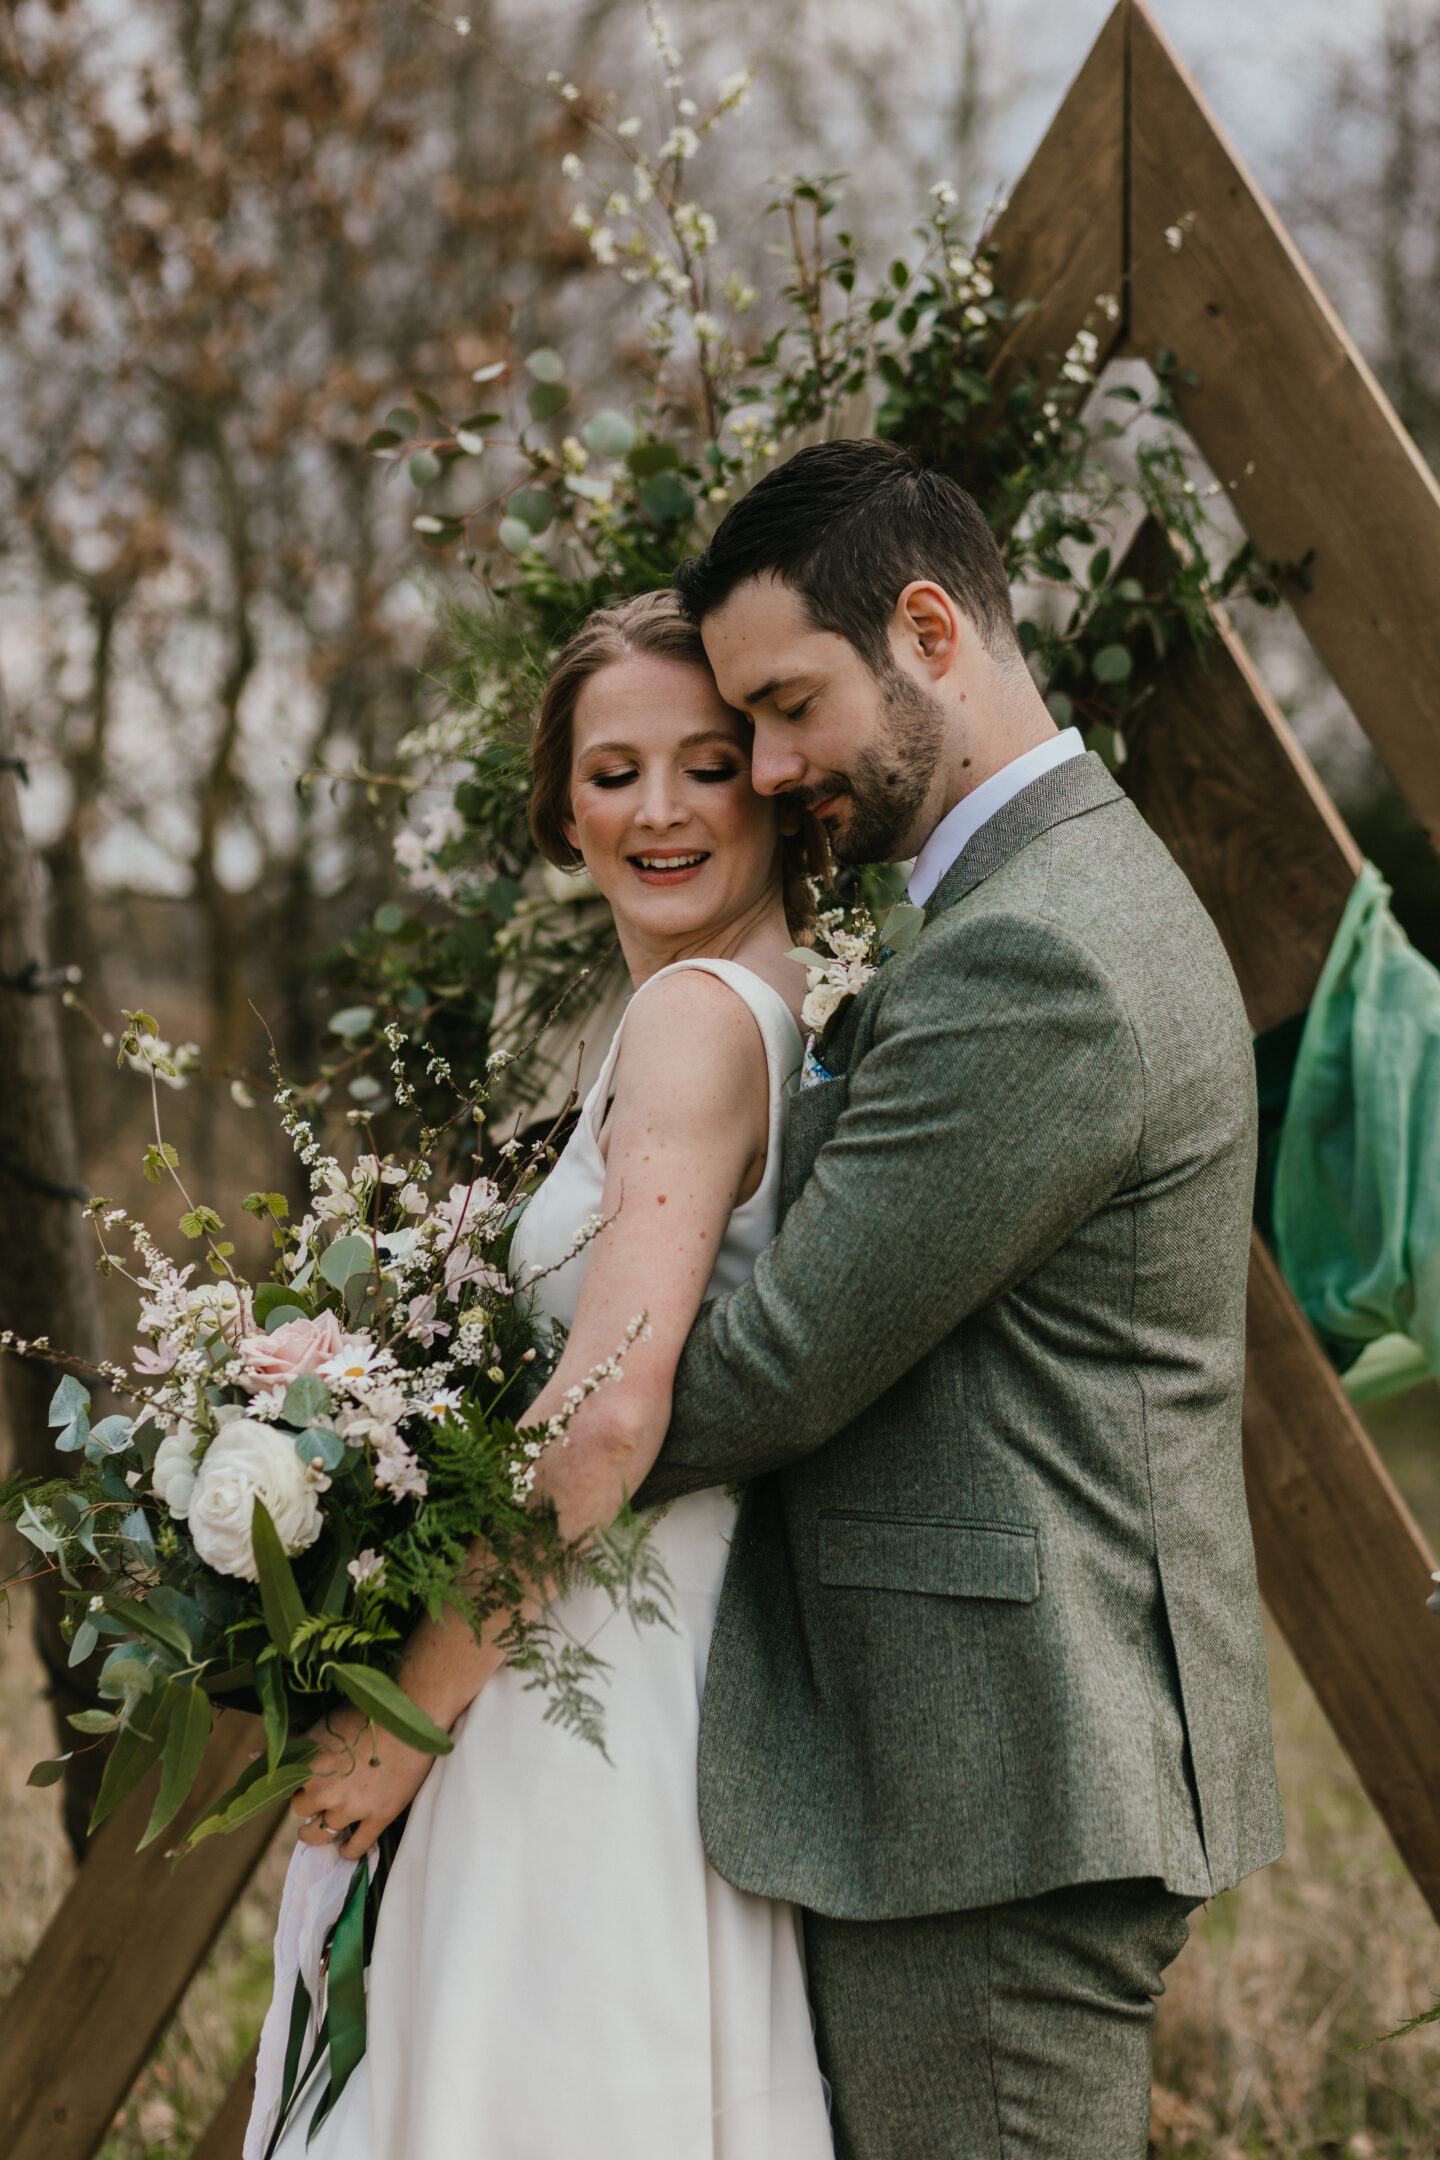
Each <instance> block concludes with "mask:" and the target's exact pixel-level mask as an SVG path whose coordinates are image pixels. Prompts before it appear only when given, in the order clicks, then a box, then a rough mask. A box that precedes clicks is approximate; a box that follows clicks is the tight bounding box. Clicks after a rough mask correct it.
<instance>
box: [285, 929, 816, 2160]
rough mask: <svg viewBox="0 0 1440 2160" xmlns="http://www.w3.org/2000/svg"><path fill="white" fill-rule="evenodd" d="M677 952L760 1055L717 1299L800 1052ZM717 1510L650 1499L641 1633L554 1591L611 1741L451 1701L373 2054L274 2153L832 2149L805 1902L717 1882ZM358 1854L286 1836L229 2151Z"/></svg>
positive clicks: (600, 1112)
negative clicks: (269, 1984)
mask: <svg viewBox="0 0 1440 2160" xmlns="http://www.w3.org/2000/svg"><path fill="white" fill-rule="evenodd" d="M679 965H681V966H686V967H699V968H703V969H705V970H707V971H708V972H709V973H711V974H713V975H717V976H719V977H720V979H721V980H722V981H723V982H725V983H727V984H728V985H729V986H730V988H731V989H732V990H734V991H735V993H736V995H737V996H739V997H741V998H743V999H744V1001H745V1003H746V1004H747V1005H748V1006H749V1008H750V1010H751V1012H752V1013H753V1014H754V1016H755V1019H756V1021H757V1023H758V1025H759V1028H760V1032H761V1034H762V1036H763V1038H764V1042H765V1053H766V1058H767V1060H768V1064H769V1072H770V1137H769V1146H768V1152H767V1156H766V1163H765V1171H764V1176H763V1179H762V1182H761V1184H760V1187H759V1189H758V1191H757V1192H756V1193H755V1194H754V1196H753V1197H752V1198H751V1199H749V1200H747V1201H746V1202H745V1203H744V1204H743V1206H741V1207H738V1208H736V1210H735V1212H734V1214H733V1215H732V1216H731V1218H730V1224H729V1228H728V1231H727V1233H726V1236H725V1240H724V1243H723V1245H722V1248H721V1251H720V1254H719V1257H718V1259H717V1262H716V1266H715V1272H714V1274H713V1276H712V1277H711V1280H710V1285H709V1290H708V1292H707V1295H711V1296H713V1295H714V1294H715V1293H717V1292H718V1291H720V1290H725V1289H729V1288H731V1287H733V1286H734V1285H735V1284H737V1283H740V1282H743V1281H744V1279H745V1278H746V1277H747V1276H748V1275H749V1273H750V1271H751V1269H752V1267H753V1266H754V1263H755V1259H756V1256H757V1254H758V1253H759V1252H760V1251H761V1249H762V1247H763V1246H765V1245H766V1244H767V1243H768V1242H769V1240H770V1238H771V1237H772V1236H773V1234H774V1230H775V1221H776V1202H777V1195H778V1187H779V1176H780V1158H781V1149H782V1145H783V1138H784V1117H785V1108H786V1102H787V1098H788V1094H789V1091H790V1089H791V1088H792V1087H793V1085H794V1082H795V1079H796V1077H797V1075H798V1070H799V1066H800V1058H801V1045H800V1037H799V1033H798V1031H797V1029H796V1026H795V1023H794V1021H793V1019H792V1018H791V1016H790V1013H789V1011H788V1009H787V1007H786V1006H785V1004H784V1001H783V1000H782V999H781V998H780V997H779V995H778V994H777V993H776V992H775V991H774V990H772V989H771V988H770V986H769V985H768V984H767V983H764V982H762V981H761V980H760V978H759V977H758V976H756V975H753V974H751V973H750V971H749V970H748V969H746V968H742V967H739V966H737V965H736V964H734V963H733V962H727V961H719V960H703V961H685V962H681V963H679ZM664 972H666V973H670V972H672V970H668V969H667V970H665V971H664ZM652 979H658V978H652ZM640 994H641V995H643V994H644V992H643V990H642V992H641V993H640ZM623 1026H624V1022H623V1019H622V1022H621V1027H620V1028H618V1029H617V1030H616V1033H615V1037H614V1040H613V1042H612V1044H611V1048H610V1054H609V1056H608V1057H607V1059H606V1061H605V1065H604V1067H603V1069H602V1071H601V1073H600V1077H599V1079H598V1080H597V1081H596V1083H595V1086H594V1087H593V1088H592V1090H591V1092H590V1094H589V1095H588V1097H587V1098H586V1101H585V1105H584V1108H583V1110H582V1112H581V1116H580V1121H579V1124H578V1126H577V1128H576V1131H575V1134H574V1137H573V1138H572V1140H571V1142H570V1144H569V1146H568V1147H567V1148H566V1150H565V1152H564V1154H563V1155H562V1156H561V1158H560V1160H559V1162H558V1163H557V1164H556V1166H555V1169H554V1170H553V1171H552V1173H551V1175H550V1177H549V1178H548V1179H547V1180H546V1182H545V1184H544V1185H543V1186H542V1187H541V1189H540V1191H539V1192H538V1193H537V1195H536V1196H535V1198H534V1200H533V1201H532V1202H531V1204H530V1207H529V1209H528V1211H527V1213H526V1215H525V1217H524V1218H523V1220H522V1222H521V1224H520V1227H519V1230H518V1232H517V1234H516V1238H515V1245H514V1257H513V1260H512V1272H513V1273H514V1276H515V1279H516V1281H517V1282H518V1283H521V1284H523V1283H524V1282H525V1281H526V1280H527V1279H528V1278H530V1277H533V1276H534V1275H535V1273H536V1271H537V1270H538V1269H540V1268H544V1267H548V1266H553V1265H554V1263H555V1262H556V1261H558V1260H561V1259H562V1258H563V1256H564V1255H565V1254H566V1253H567V1252H569V1251H570V1249H571V1247H572V1245H573V1243H574V1240H575V1235H576V1232H577V1230H578V1228H579V1226H580V1225H581V1223H582V1222H584V1220H585V1219H586V1218H587V1217H588V1216H590V1215H592V1214H594V1213H595V1212H596V1211H598V1209H599V1207H600V1201H601V1193H602V1190H603V1186H604V1179H605V1165H604V1161H603V1159H602V1157H601V1154H600V1149H599V1145H598V1137H599V1131H600V1126H601V1123H602V1122H603V1119H604V1116H605V1109H606V1104H607V1101H608V1097H609V1091H610V1081H611V1074H612V1073H613V1071H614V1067H615V1060H616V1057H617V1055H618V1052H619V1046H620V1036H621V1031H622V1029H623ZM585 1261H586V1255H585V1254H584V1253H581V1254H579V1255H578V1256H576V1257H575V1258H573V1259H571V1260H570V1261H568V1262H567V1263H566V1264H565V1265H564V1266H562V1267H560V1268H558V1269H557V1270H556V1272H555V1273H553V1274H549V1275H546V1276H544V1277H543V1278H542V1279H541V1280H540V1281H539V1282H538V1283H537V1284H536V1288H535V1292H534V1295H535V1298H536V1302H537V1304H538V1306H539V1308H540V1309H541V1310H542V1311H543V1313H545V1314H547V1315H549V1316H550V1317H552V1318H554V1319H557V1320H559V1321H561V1322H562V1323H565V1324H567V1325H568V1324H569V1322H570V1321H571V1320H572V1318H573V1316H574V1311H575V1305H576V1300H577V1298H578V1295H579V1289H580V1283H581V1280H582V1277H583V1274H584V1269H585ZM621 1384H622V1385H623V1382H622V1383H621ZM734 1519H735V1503H734V1501H733V1500H731V1499H730V1498H728V1497H727V1496H726V1495H725V1494H724V1493H722V1492H718V1491H711V1492H702V1493H695V1494H693V1495H691V1496H690V1497H688V1498H686V1499H683V1500H680V1501H678V1502H676V1503H675V1505H674V1506H673V1507H671V1508H670V1509H668V1510H667V1511H662V1512H661V1513H660V1516H659V1519H658V1521H657V1522H656V1525H655V1528H654V1531H653V1536H654V1538H655V1543H656V1545H657V1547H658V1548H659V1551H660V1553H661V1555H662V1557H663V1559H664V1562H665V1567H666V1570H667V1572H668V1574H669V1578H670V1583H671V1586H672V1590H673V1596H674V1610H673V1621H674V1627H673V1631H672V1630H671V1629H667V1628H665V1627H661V1626H658V1625H651V1626H646V1627H643V1628H639V1629H637V1628H635V1627H633V1626H632V1625H631V1623H630V1621H629V1620H628V1619H627V1618H626V1617H625V1616H624V1615H623V1614H621V1615H619V1616H617V1615H615V1614H614V1613H613V1612H612V1610H611V1607H610V1605H609V1602H608V1600H607V1599H606V1598H605V1597H604V1596H603V1595H602V1594H601V1593H600V1592H598V1591H596V1590H594V1589H584V1590H581V1591H578V1592H577V1593H575V1594H574V1595H573V1596H572V1597H570V1598H569V1599H567V1600H566V1601H565V1603H564V1605H563V1606H562V1607H561V1608H560V1611H561V1614H562V1616H563V1620H564V1624H565V1626H566V1627H567V1628H568V1629H569V1630H570V1631H571V1632H573V1634H574V1635H575V1636H576V1637H578V1638H579V1639H581V1640H583V1641H586V1642H590V1643H593V1644H594V1646H595V1647H596V1649H597V1650H598V1651H599V1652H600V1653H601V1655H602V1656H603V1657H604V1658H605V1659H606V1661H607V1663H608V1665H609V1668H610V1669H609V1672H608V1674H607V1675H605V1676H603V1677H602V1680H601V1683H600V1688H599V1692H600V1694H601V1697H602V1700H603V1703H604V1717H605V1740H606V1746H607V1749H608V1751H609V1756H610V1760H609V1761H606V1760H605V1759H604V1757H602V1756H601V1754H600V1753H599V1752H598V1750H596V1749H595V1748H592V1747H590V1746H588V1745H586V1743H585V1742H583V1741H581V1740H577V1739H575V1738H574V1737H573V1736H572V1735H570V1734H568V1733H564V1732H561V1731H558V1730H557V1729H556V1728H555V1727H554V1726H553V1725H548V1724H546V1722H545V1720H544V1716H543V1710H544V1701H543V1698H542V1697H541V1696H540V1695H539V1694H538V1693H535V1692H533V1691H529V1690H527V1689H526V1688H525V1687H524V1686H523V1685H522V1684H521V1683H520V1681H519V1680H517V1679H516V1677H515V1676H514V1675H513V1674H511V1673H510V1672H508V1671H506V1670H504V1669H502V1670H501V1671H500V1672H499V1673H497V1674H496V1675H495V1677H494V1678H493V1679H492V1680H491V1681H490V1683H489V1684H488V1686H487V1687H486V1688H485V1689H484V1690H483V1692H482V1693H481V1694H480V1696H479V1697H478V1698H477V1699H476V1701H475V1702H474V1703H473V1704H472V1705H471V1707H470V1709H469V1710H468V1711H467V1712H466V1713H465V1715H464V1716H463V1717H462V1718H461V1719H460V1720H459V1721H458V1723H457V1724H456V1726H455V1729H454V1738H455V1749H454V1753H453V1754H451V1755H448V1756H444V1757H442V1758H441V1759H440V1760H439V1761H438V1762H437V1763H436V1765H435V1768H434V1769H433V1770H432V1771H431V1773H430V1775H429V1777H428V1778H427V1779H426V1781H425V1784H424V1786H423V1787H422V1788H421V1791H420V1793H419V1795H418V1797H417V1799H416V1800H415V1803H414V1805H413V1807H412V1808H411V1811H410V1818H409V1821H408V1823H407V1825H406V1829H405V1834H404V1837H403V1839H402V1841H401V1846H400V1851H399V1854H398V1856H397V1858H396V1862H395V1865H394V1868H393V1870H392V1872H391V1875H390V1878H389V1882H388V1884H387V1885H386V1889H385V1895H384V1901H383V1904H382V1906H381V1909H380V1919H379V1924H378V1929H377V1933H376V1939H375V1947H374V1955H373V1960H372V1963H371V1967H370V1975H369V2006H368V2019H367V2027H368V2039H367V2051H366V2054H365V2056H364V2058H363V2060H362V2061H361V2063H360V2065H359V2067H358V2068H357V2069H356V2071H355V2072H354V2074H353V2076H352V2077H351V2079H350V2081H349V2083H348V2084H347V2086H346V2088H345V2090H344V2092H343V2093H342V2095H341V2097H340V2100H339V2101H338V2103H337V2104H336V2106H335V2108H334V2110H333V2112H332V2113H331V2115H330V2116H329V2118H328V2120H327V2121H326V2122H325V2123H324V2124H323V2125H322V2126H321V2128H320V2129H319V2131H318V2132H317V2134H316V2136H315V2139H314V2142H313V2143H312V2144H310V2145H309V2146H308V2148H307V2146H306V2143H305V2136H306V2129H307V2126H308V2118H309V2116H310V2114H311V2112H312V2110H313V2107H314V2104H315V2103H314V2100H313V2098H311V2097H310V2096H308V2095H307V2096H305V2097H304V2099H303V2100H302V2104H301V2107H300V2109H299V2111H298V2114H297V2116H296V2117H295V2118H294V2119H293V2120H292V2122H291V2125H290V2127H289V2128H288V2129H287V2131H286V2133H285V2135H284V2137H283V2138H282V2140H281V2142H280V2144H279V2147H278V2149H277V2160H304V2156H305V2155H306V2154H307V2152H308V2155H309V2160H579V2156H580V2155H582V2154H583V2155H585V2156H586V2160H831V2153H832V2146H831V2138H830V2131H829V2123H828V2117H827V2111H826V2105H825V2097H824V2090H823V2086H822V2081H821V2077H820V2072H819V2068H818V2065H817V2063H816V2058H815V2048H814V2042H813V2038H812V2030H811V2021H810V2014H809V2005H808V2002H807V1999H806V1994H805V1982H804V1970H803V1964H802V1953H801V1948H800V1935H799V1927H798V1919H797V1915H796V1913H795V1911H794V1908H793V1907H791V1906H788V1905H781V1904H776V1903H773V1902H771V1901H769V1900H766V1899H763V1898H756V1897H751V1896H748V1895H747V1894H746V1893H744V1892H743V1891H739V1890H736V1889H734V1888H732V1886H731V1885H730V1884H729V1883H727V1882H725V1881H723V1880H722V1879H721V1877H720V1876H719V1875H717V1874H716V1873H715V1871H714V1869H713V1868H711V1867H710V1865H709V1863H708V1862H707V1860H706V1858H705V1853H704V1848H703V1846H702V1843H701V1838H700V1825H699V1820H698V1815H697V1803H696V1750H697V1741H698V1735H699V1725H700V1697H701V1691H702V1689H703V1687H704V1683H705V1662H706V1657H707V1654H708V1651H709V1645H710V1635H711V1629H712V1627H713V1624H714V1618H715V1608H716V1603H717V1601H718V1598H719V1595H720V1584H721V1579H722V1577H723V1576H724V1573H725V1561H726V1556H727V1552H728V1539H729V1534H730V1531H731V1528H732V1526H733V1523H734ZM349 1875H350V1864H349V1863H347V1862H344V1861H342V1860H340V1859H339V1857H338V1856H337V1855H336V1854H334V1853H333V1852H331V1851H328V1850H321V1849H319V1848H314V1847H309V1846H304V1845H301V1846H297V1848H296V1854H295V1860H294V1862H293V1863H292V1868H291V1876H290V1880H289V1882H288V1883H287V1888H286V1899H285V1905H284V1907H283V1908H282V1914H281V1923H280V1930H279V1934H278V1935H277V1959H276V1964H277V1976H276V2003H275V2005H274V2007H273V2008H272V2011H271V2014H270V2018H269V2020H267V2030H266V2033H265V2035H264V2036H263V2037H262V2043H261V2061H260V2066H259V2071H258V2074H257V2097H256V2109H255V2114H254V2116H253V2117H252V2120H251V2128H250V2135H249V2137H248V2138H247V2142H246V2147H245V2153H246V2160H260V2156H261V2155H263V2153H264V2151H265V2148H266V2144H267V2142H268V2139H269V2136H270V2134H271V2121H272V2120H273V2115H274V2111H275V2103H276V2100H277V2098H278V2092H279V2078H280V2064H281V2061H282V2059H283V2055H284V2048H285V2029H286V2028H287V2027H288V2023H289V2005H290V1987H289V1985H288V1975H289V1974H290V1973H292V1972H293V1971H294V1970H295V1967H296V1965H297V1964H298V1965H299V1966H300V1968H301V1969H302V1970H304V1971H307V1972H308V1973H309V1974H310V1975H311V1976H312V1978H313V1977H314V1976H315V1968H316V1964H317V1962H318V1949H319V1943H320V1942H321V1941H322V1940H323V1935H324V1930H325V1928H326V1927H328V1925H329V1924H330V1922H331V1921H332V1920H333V1919H334V1918H335V1915H336V1913H337V1912H338V1910H339V1902H340V1899H341V1898H343V1895H344V1884H345V1882H346V1881H348V1879H349ZM313 1993H314V1989H313V1987H312V1995H313ZM307 2047H308V2043H307ZM319 2083H320V2085H321V2086H323V2083H324V2079H323V2077H322V2078H321V2079H320V2080H319Z"/></svg>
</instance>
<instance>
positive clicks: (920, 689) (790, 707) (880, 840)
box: [701, 577, 945, 863]
mask: <svg viewBox="0 0 1440 2160" xmlns="http://www.w3.org/2000/svg"><path fill="white" fill-rule="evenodd" d="M701 631H702V635H703V637H704V640H705V650H706V652H707V653H708V654H709V657H710V664H711V666H712V667H713V668H714V670H715V680H716V682H717V684H718V685H719V688H720V694H721V696H722V697H723V698H724V699H725V701H726V703H727V704H729V705H732V706H734V707H735V708H736V709H737V710H738V711H741V712H744V713H748V714H749V716H750V718H751V720H752V721H753V722H754V725H755V742H754V750H753V753H752V761H751V779H752V783H753V785H754V786H755V788H756V789H757V791H758V792H759V793H760V794H762V795H785V796H788V797H790V798H791V799H792V800H794V801H796V802H799V803H803V804H804V806H805V807H806V808H807V809H809V810H812V811H813V812H814V814H815V816H816V817H817V818H819V820H820V822H821V824H822V825H823V826H824V827H825V831H826V833H827V835H828V837H829V841H830V845H831V848H832V849H833V851H834V853H835V855H836V857H837V859H838V860H839V861H841V862H847V863H862V862H897V861H899V860H901V858H902V857H904V856H907V855H913V854H914V853H915V851H916V849H917V848H918V846H919V845H920V843H921V841H922V840H923V839H924V838H925V835H926V833H927V832H928V830H929V826H930V824H931V823H933V819H928V818H927V816H926V807H927V803H928V800H929V796H930V792H931V783H932V781H933V779H934V776H935V770H936V765H937V763H938V760H939V757H940V751H941V747H942V744H943V741H944V733H945V717H944V709H943V707H942V706H941V704H940V701H939V699H938V698H937V697H936V696H935V694H934V692H933V691H932V690H931V689H930V687H929V685H928V682H927V680H926V679H925V676H924V673H923V671H917V670H914V669H912V668H907V667H906V665H905V664H904V658H905V655H904V648H903V644H901V645H900V646H899V649H898V650H897V652H896V654H895V655H894V656H893V657H891V659H890V661H889V664H888V666H887V667H886V668H885V670H884V672H883V673H882V674H880V675H877V674H875V673H874V671H873V670H872V669H871V668H870V667H868V666H867V665H866V663H865V661H864V660H863V659H862V658H861V656H860V654H859V653H858V652H857V651H856V649H855V647H854V646H853V645H852V644H851V643H850V642H849V640H848V638H843V637H839V636H837V635H836V633H835V632H834V631H831V630H817V629H816V627H815V625H814V623H813V622H812V621H811V619H810V616H809V613H808V611H807V610H806V607H805V603H804V601H803V600H802V599H801V598H800V596H799V594H798V593H796V592H795V591H793V590H792V588H791V587H790V586H788V585H784V584H782V583H781V582H780V580H779V579H778V578H775V577H761V578H750V579H748V580H747V581H746V582H745V583H744V584H743V585H739V586H737V587H736V589H735V591H734V592H732V593H731V595H730V597H729V598H728V600H726V601H725V603H724V605H723V606H721V607H718V608H716V609H714V610H713V611H712V613H710V614H709V615H707V616H706V617H705V620H704V623H703V624H702V626H701Z"/></svg>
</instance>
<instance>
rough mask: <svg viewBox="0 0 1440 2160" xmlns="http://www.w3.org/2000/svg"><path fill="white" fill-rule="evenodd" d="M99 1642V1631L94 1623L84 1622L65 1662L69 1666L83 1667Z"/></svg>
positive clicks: (73, 1639)
mask: <svg viewBox="0 0 1440 2160" xmlns="http://www.w3.org/2000/svg"><path fill="white" fill-rule="evenodd" d="M99 1640H100V1634H99V1630H98V1629H97V1628H96V1626H95V1624H94V1622H93V1621H92V1620H82V1621H81V1622H80V1625H79V1627H77V1628H76V1630H75V1633H74V1635H73V1637H72V1638H71V1642H70V1655H69V1657H68V1658H67V1659H66V1661H65V1662H66V1663H67V1665H72V1666H73V1665H83V1664H84V1662H85V1660H86V1658H87V1657H89V1655H90V1653H91V1651H92V1650H93V1649H94V1648H95V1645H96V1644H97V1643H98V1642H99Z"/></svg>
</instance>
